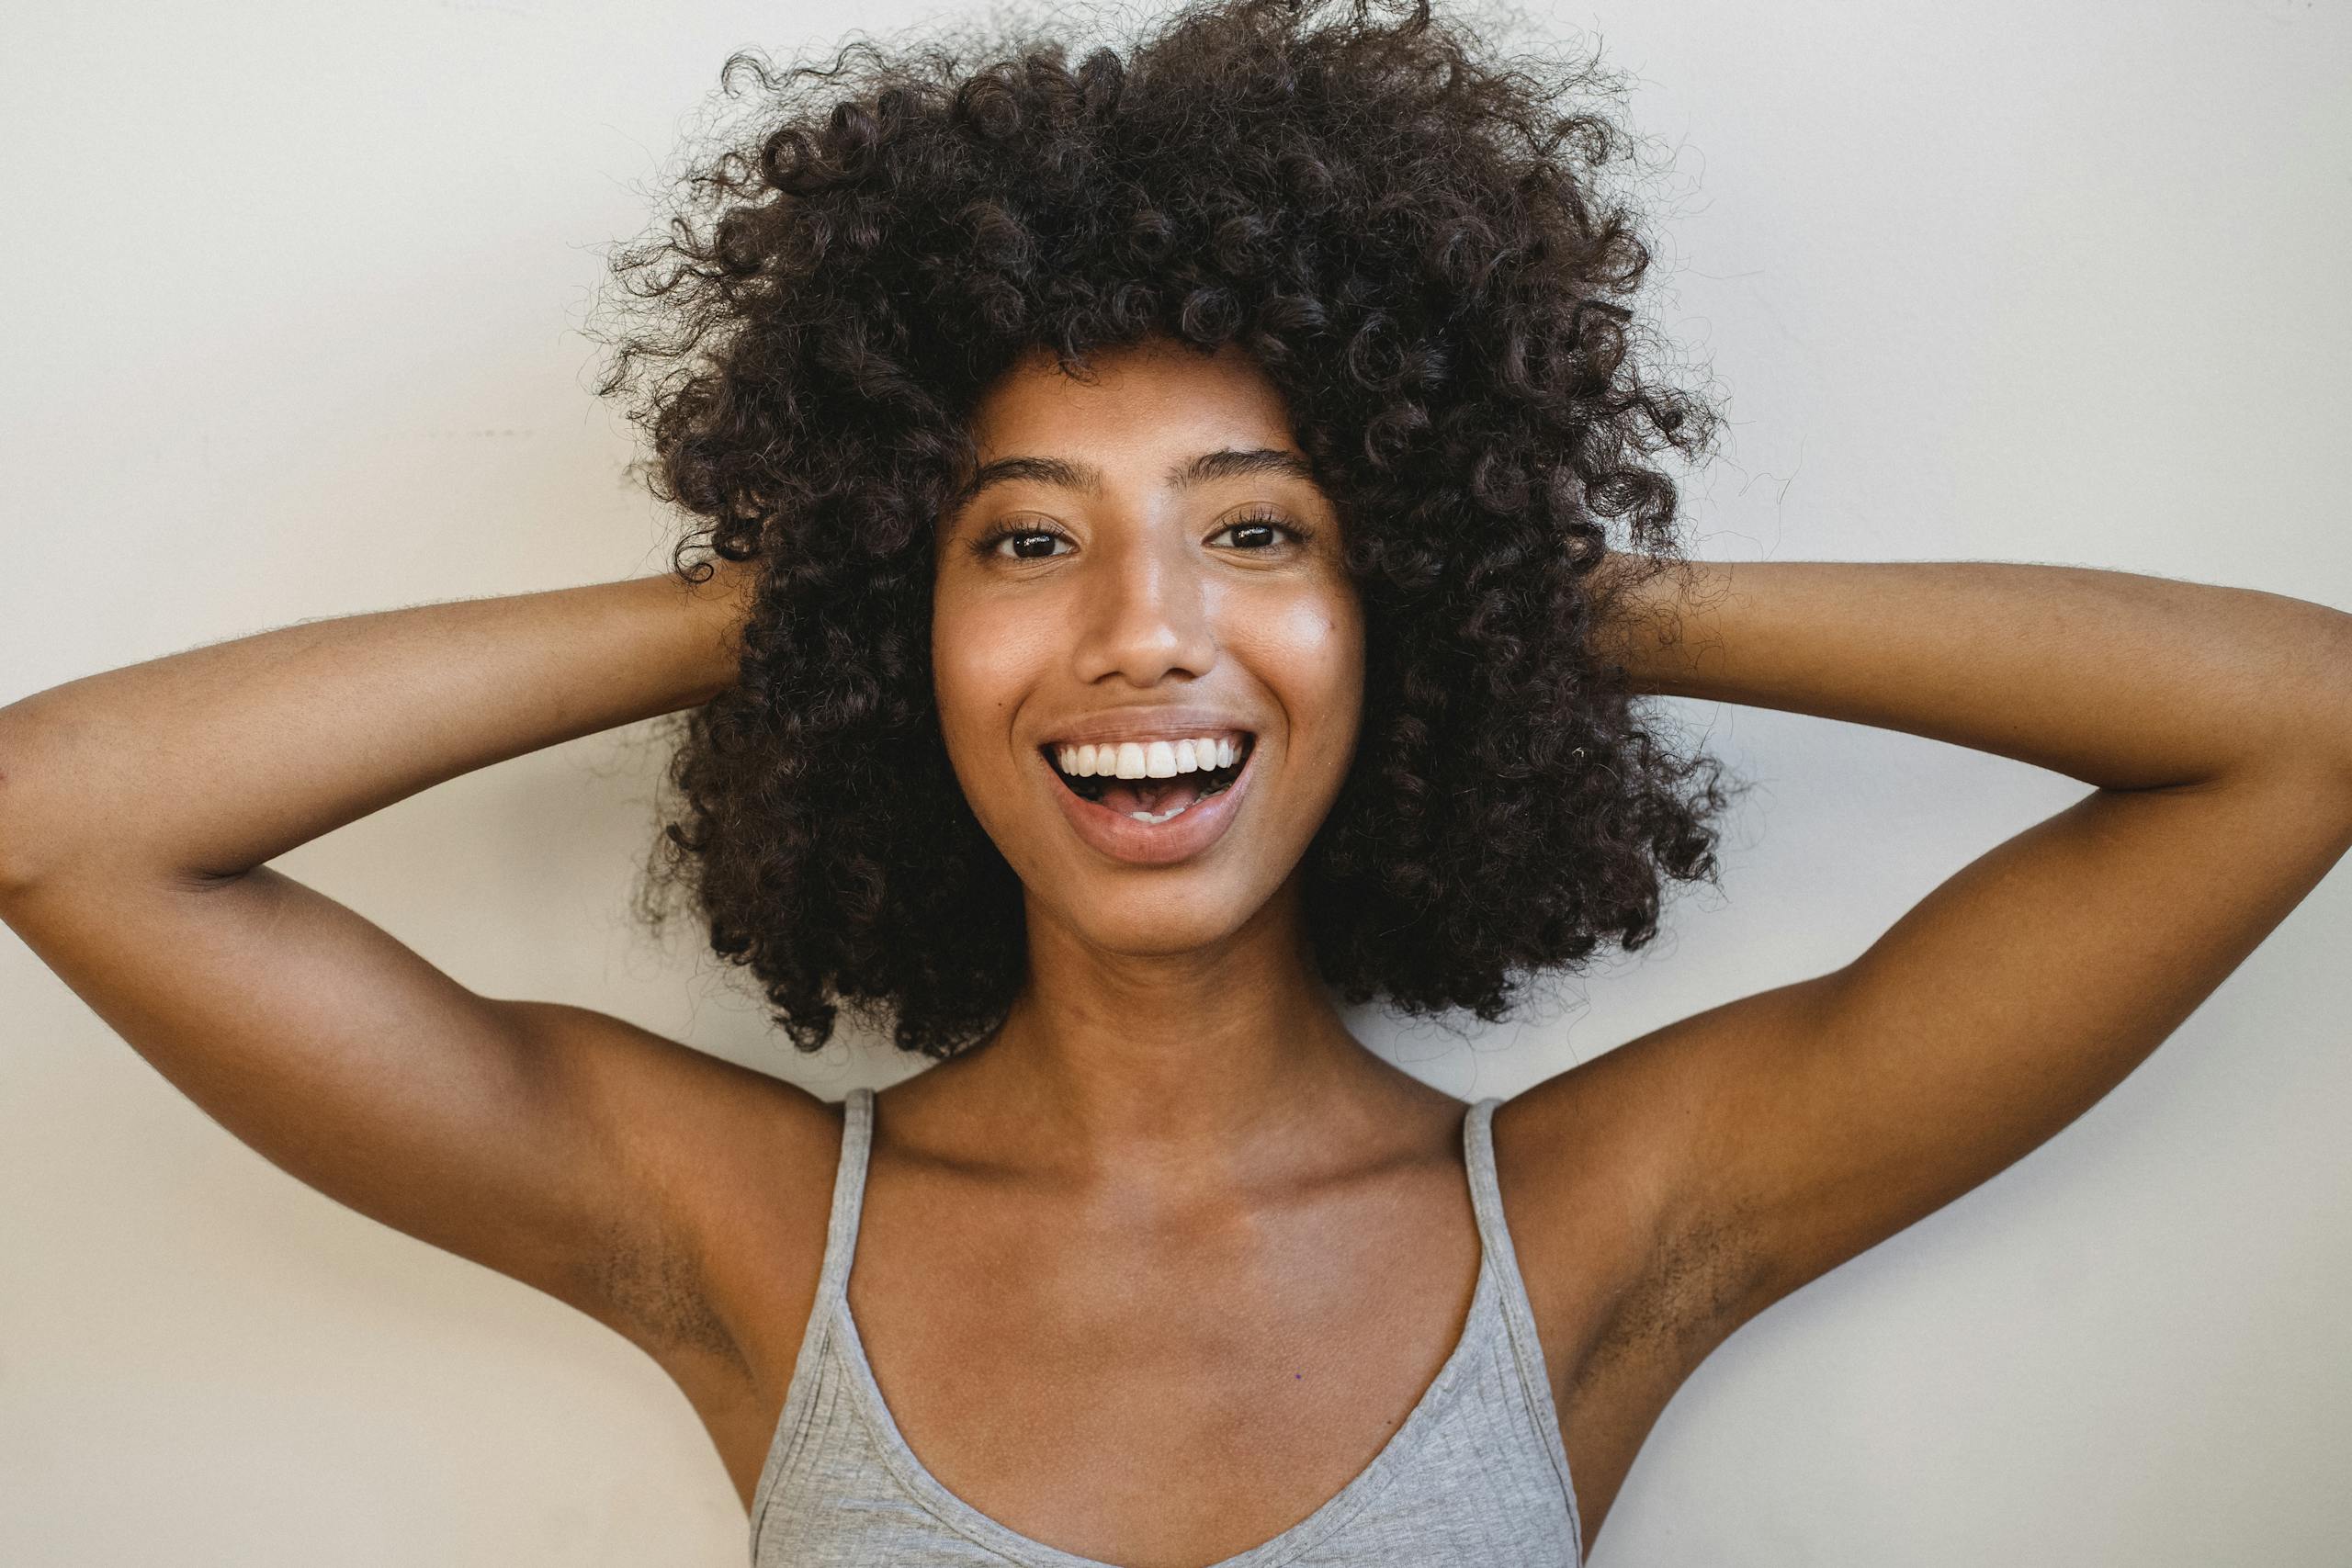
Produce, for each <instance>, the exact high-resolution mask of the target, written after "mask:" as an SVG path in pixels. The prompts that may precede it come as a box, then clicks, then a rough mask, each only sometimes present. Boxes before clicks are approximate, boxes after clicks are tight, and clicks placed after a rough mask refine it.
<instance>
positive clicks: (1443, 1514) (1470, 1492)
mask: <svg viewBox="0 0 2352 1568" xmlns="http://www.w3.org/2000/svg"><path fill="white" fill-rule="evenodd" d="M1501 1103H1502V1101H1501V1100H1499V1099H1487V1100H1479V1101H1478V1102H1477V1103H1476V1104H1475V1105H1473V1106H1471V1107H1470V1108H1469V1110H1468V1111H1467V1112H1466V1113H1465V1114H1464V1117H1463V1120H1462V1148H1463V1156H1464V1163H1465V1164H1466V1165H1467V1166H1468V1168H1469V1179H1470V1196H1471V1201H1472V1206H1473V1207H1474V1208H1475V1209H1476V1212H1477V1216H1478V1238H1479V1257H1478V1283H1477V1287H1476V1291H1475V1292H1474V1293H1473V1295H1472V1297H1471V1302H1470V1313H1469V1317H1468V1321H1467V1322H1466V1323H1465V1324H1464V1326H1463V1330H1462V1337H1461V1338H1460V1339H1459V1340H1457V1341H1456V1342H1455V1344H1454V1347H1453V1353H1452V1354H1451V1355H1450V1356H1448V1357H1447V1359H1446V1361H1445V1364H1444V1365H1443V1366H1442V1367H1441V1368H1439V1369H1438V1373H1437V1376H1436V1377H1435V1378H1434V1379H1433V1380H1431V1382H1430V1385H1429V1387H1428V1388H1427V1389H1426V1390H1424V1391H1423V1393H1422V1394H1421V1398H1420V1402H1419V1404H1416V1405H1415V1406H1414V1407H1413V1410H1412V1413H1411V1414H1410V1415H1409V1416H1407V1417H1406V1418H1405V1421H1404V1424H1403V1425H1402V1426H1400V1427H1397V1430H1396V1431H1395V1432H1394V1433H1392V1434H1390V1436H1389V1439H1388V1442H1387V1444H1386V1445H1385V1447H1384V1448H1382V1449H1381V1450H1380V1452H1379V1453H1377V1454H1375V1455H1374V1456H1373V1460H1372V1462H1371V1463H1370V1464H1368V1465H1366V1466H1365V1467H1364V1468H1363V1470H1362V1471H1360V1472H1357V1474H1356V1477H1355V1479H1354V1480H1352V1481H1351V1482H1349V1483H1347V1485H1345V1486H1343V1487H1341V1488H1340V1491H1339V1493H1338V1494H1337V1495H1334V1496H1332V1497H1331V1498H1330V1499H1329V1501H1327V1502H1325V1503H1324V1504H1323V1506H1321V1507H1319V1508H1317V1509H1316V1510H1315V1511H1314V1512H1313V1513H1311V1514H1309V1515H1307V1517H1305V1518H1304V1519H1301V1520H1300V1521H1299V1522H1298V1523H1296V1524H1295V1525H1293V1526H1291V1527H1290V1528H1289V1529H1286V1530H1284V1531H1283V1532H1282V1533H1281V1534H1280V1535H1277V1536H1275V1537H1274V1538H1273V1539H1272V1540H1267V1541H1261V1542H1260V1543H1259V1544H1258V1545H1256V1546H1253V1547H1251V1548H1250V1550H1249V1551H1244V1552H1242V1553H1240V1554H1239V1555H1238V1556H1234V1557H1228V1558H1226V1559H1224V1560H1223V1561H1222V1562H1216V1563H1213V1564H1209V1565H1207V1568H1278V1565H1279V1568H1338V1565H1339V1564H1343V1563H1344V1564H1347V1565H1349V1568H1427V1565H1428V1564H1430V1563H1437V1562H1442V1563H1446V1564H1448V1565H1449V1568H1532V1565H1544V1568H1552V1565H1560V1564H1565V1565H1566V1568H1582V1562H1583V1552H1582V1550H1581V1547H1582V1542H1583V1539H1584V1538H1583V1534H1582V1530H1581V1528H1580V1526H1579V1523H1578V1521H1577V1497H1576V1490H1575V1488H1574V1487H1573V1486H1572V1485H1571V1484H1570V1483H1569V1481H1568V1455H1567V1450H1566V1448H1565V1447H1563V1446H1562V1444H1561V1441H1560V1426H1559V1421H1558V1418H1557V1416H1555V1414H1554V1410H1553V1404H1552V1388H1551V1383H1550V1382H1549V1380H1548V1379H1547V1378H1546V1377H1545V1376H1544V1352H1543V1350H1542V1348H1540V1347H1539V1346H1538V1345H1537V1343H1536V1339H1535V1318H1534V1314H1533V1313H1532V1311H1531V1310H1530V1308H1529V1306H1528V1301H1527V1288H1526V1286H1525V1284H1524V1283H1523V1282H1522V1280H1521V1277H1520V1272H1519V1260H1518V1258H1517V1256H1516V1255H1515V1254H1514V1253H1513V1252H1512V1251H1511V1245H1510V1230H1509V1229H1508V1228H1507V1227H1506V1226H1505V1225H1504V1224H1503V1205H1502V1194H1501V1190H1500V1189H1499V1188H1498V1186H1497V1184H1496V1181H1495V1155H1494V1142H1493V1134H1492V1123H1493V1119H1494V1113H1495V1107H1496V1106H1498V1105H1499V1104H1501ZM842 1118H843V1120H842V1153H841V1161H840V1164H839V1165H838V1167H837V1168H835V1170H834V1174H833V1207H832V1220H831V1227H830V1228H829V1229H828V1231H827V1232H826V1235H825V1262H824V1269H823V1272H822V1274H821V1276H820V1279H819V1282H818V1286H817V1300H816V1305H815V1308H814V1310H812V1311H811V1312H810V1314H809V1326H808V1328H807V1330H806V1331H805V1332H804V1333H803V1335H802V1337H801V1341H800V1354H799V1359H798V1360H797V1362H796V1363H795V1365H794V1368H793V1374H792V1382H791V1385H790V1386H789V1388H787V1390H786V1393H785V1398H784V1410H783V1414H782V1416H781V1417H780V1418H779V1419H778V1420H777V1422H776V1429H775V1438H774V1439H773V1440H772V1441H771V1442H770V1443H769V1445H768V1455H767V1462H766V1463H765V1465H763V1467H762V1469H761V1471H760V1479H759V1484H758V1486H757V1488H756V1489H755V1490H754V1491H753V1492H752V1564H753V1568H997V1565H1001V1564H1003V1563H1008V1562H1012V1563H1020V1564H1023V1565H1024V1568H1114V1565H1112V1564H1108V1563H1104V1562H1098V1561H1096V1560H1095V1559H1094V1558H1091V1557H1080V1556H1079V1555H1077V1554H1076V1553H1074V1552H1069V1551H1060V1550H1058V1549H1057V1548H1055V1547H1051V1546H1047V1545H1046V1544H1045V1543H1044V1542H1042V1541H1036V1540H1030V1539H1029V1538H1028V1537H1027V1536H1024V1535H1023V1534H1021V1533H1020V1532H1018V1531H1016V1530H1013V1529H1009V1528H1008V1527H1006V1526H1004V1525H1002V1524H1000V1523H998V1522H997V1521H996V1520H994V1519H992V1518H990V1517H988V1516H987V1515H986V1514H983V1513H981V1512H980V1511H979V1510H978V1508H975V1507H973V1506H971V1505H970V1504H968V1503H967V1502H965V1501H964V1500H963V1499H962V1498H960V1497H958V1496H956V1495H955V1494H954V1493H952V1492H950V1491H948V1490H947V1488H946V1486H945V1485H944V1483H941V1482H940V1481H939V1480H938V1479H937V1478H936V1477H935V1476H933V1474H932V1473H931V1472H930V1471H928V1470H926V1469H925V1468H923V1463H922V1461H921V1460H919V1459H917V1458H916V1457H915V1454H914V1450H912V1449H910V1448H909V1447H908V1446H907V1442H906V1439H905V1438H902V1437H901V1436H900V1435H899V1426H898V1422H897V1421H896V1420H895V1419H893V1418H892V1416H891V1415H890V1411H889V1408H888V1406H887V1405H885V1404H883V1403H882V1391H881V1389H880V1387H879V1386H878V1385H877V1384H876V1382H875V1380H874V1371H873V1369H872V1367H870V1366H869V1365H868V1364H867V1362H866V1359H865V1347H864V1345H862V1344H861V1343H860V1342H859V1339H858V1334H857V1325H856V1324H855V1323H854V1321H852V1319H851V1317H850V1311H849V1294H848V1282H849V1272H850V1258H851V1256H852V1254H853V1253H854V1252H855V1250H856V1248H857V1216H858V1210H859V1207H860V1205H861V1203H862V1201H864V1198H865V1164H866V1151H867V1149H868V1148H869V1147H870V1146H871V1144H872V1141H873V1132H874V1091H873V1090H871V1089H852V1090H851V1091H850V1093H849V1097H848V1099H847V1100H845V1101H844V1102H843V1105H842Z"/></svg>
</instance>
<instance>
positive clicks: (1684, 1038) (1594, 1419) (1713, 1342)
mask: <svg viewBox="0 0 2352 1568" xmlns="http://www.w3.org/2000/svg"><path fill="white" fill-rule="evenodd" d="M1797 995H1798V993H1797V991H1796V990H1795V989H1794V988H1792V989H1791V991H1790V993H1789V998H1788V1000H1787V1003H1786V1005H1785V1007H1784V1008H1783V1010H1785V1011H1786V1012H1787V1013H1788V1017H1787V1018H1786V1020H1784V1023H1785V1025H1786V1026H1787V1027H1791V1028H1797V1027H1802V1018H1803V1013H1802V1010H1801V1008H1800V1007H1799V1006H1798V1005H1797ZM1773 998H1774V993H1770V992H1768V993H1764V994H1763V995H1761V996H1758V997H1751V998H1743V1000H1742V1003H1741V1004H1740V1005H1739V1006H1737V1007H1734V1008H1725V1009H1712V1010H1706V1011H1702V1012H1700V1013H1696V1014H1693V1015H1691V1017H1688V1018H1684V1019H1681V1020H1678V1021H1675V1022H1673V1023H1671V1024H1668V1025H1666V1026H1664V1027H1662V1028H1659V1029H1657V1030H1653V1031H1651V1032H1649V1033H1647V1034H1645V1035H1643V1036H1641V1037H1639V1038H1637V1039H1635V1040H1632V1041H1628V1042H1627V1043H1624V1044H1623V1045H1620V1046H1618V1047H1617V1048H1616V1049H1614V1050H1612V1051H1610V1052H1608V1053H1606V1054H1605V1055H1600V1056H1597V1057H1595V1058H1593V1059H1592V1060H1590V1061H1589V1062H1585V1063H1582V1064H1580V1065H1578V1066H1575V1067H1572V1068H1570V1069H1568V1070H1567V1071H1566V1072H1564V1073H1560V1074H1558V1075H1556V1076H1555V1077H1550V1078H1547V1079H1545V1080H1544V1081H1543V1082H1542V1083H1539V1084H1536V1085H1535V1086H1533V1087H1532V1088H1531V1089H1527V1090H1525V1091H1524V1092H1522V1093H1521V1094H1519V1095H1518V1096H1516V1097H1514V1098H1513V1099H1511V1100H1509V1101H1508V1102H1506V1103H1505V1104H1503V1105H1502V1106H1500V1107H1498V1109H1497V1110H1496V1112H1495V1120H1494V1145H1495V1163H1496V1176H1497V1180H1498V1185H1499V1186H1500V1188H1501V1190H1502V1195H1503V1204H1504V1209H1505V1213H1506V1216H1507V1218H1508V1221H1509V1224H1510V1232H1511V1238H1512V1247H1513V1250H1514V1251H1515V1252H1516V1253H1517V1255H1518V1258H1519V1263H1520V1271H1521V1276H1522V1277H1523V1278H1524V1280H1525V1281H1526V1285H1527V1291H1528V1296H1529V1301H1530V1304H1531V1305H1532V1308H1533V1310H1534V1314H1535V1318H1536V1324H1537V1328H1538V1332H1539V1336H1540V1337H1541V1338H1542V1340H1543V1344H1544V1361H1545V1367H1546V1371H1548V1372H1549V1374H1550V1378H1551V1382H1552V1392H1553V1397H1554V1400H1555V1404H1557V1407H1558V1414H1559V1417H1560V1423H1561V1427H1562V1434H1563V1438H1564V1441H1565V1442H1566V1446H1567V1449H1568V1458H1569V1468H1570V1470H1571V1472H1573V1474H1574V1475H1575V1477H1576V1481H1577V1494H1578V1503H1579V1506H1580V1508H1581V1509H1582V1511H1583V1513H1584V1515H1585V1518H1586V1523H1587V1528H1588V1529H1589V1530H1598V1529H1599V1528H1600V1520H1601V1518H1602V1517H1604V1516H1605V1514H1606V1512H1607V1509H1608V1506H1609V1504H1610V1503H1611V1500H1612V1499H1613V1498H1614V1495H1615V1493H1616V1490H1617V1487H1618V1485H1619V1484H1620V1483H1622V1482H1623V1478H1624V1475H1625V1473H1626V1472H1627V1471H1628V1470H1629V1469H1630V1468H1631V1466H1632V1464H1633V1461H1634V1456H1635V1454H1636V1453H1637V1452H1638V1451H1639V1450H1640V1448H1641V1445H1642V1443H1643V1441H1644V1440H1645V1438H1646V1437H1647V1436H1648V1434H1649V1431H1650V1429H1651V1427H1653V1426H1654V1425H1655V1424H1656V1422H1657V1417H1658V1416H1659V1414H1660V1413H1661V1412H1662V1411H1663V1410H1664V1409H1665V1407H1666V1404H1667V1403H1668V1401H1669V1400H1670V1399H1672V1398H1673V1396H1674V1393H1675V1391H1676V1390H1677V1389H1679V1387H1680V1386H1681V1385H1682V1383H1683V1382H1685V1381H1687V1380H1688V1378H1689V1377H1690V1375H1691V1372H1692V1371H1696V1370H1697V1368H1698V1367H1699V1365H1700V1364H1701V1363H1702V1361H1703V1360H1704V1359H1706V1357H1707V1356H1708V1355H1709V1354H1710V1353H1712V1352H1713V1350H1714V1348H1716V1347H1717V1346H1719V1345H1720V1344H1722V1343H1723V1341H1724V1339H1725V1338H1726V1337H1729V1336H1730V1335H1731V1334H1732V1333H1733V1332H1734V1331H1735V1330H1736V1328H1737V1327H1738V1326H1739V1325H1740V1323H1741V1322H1742V1321H1744V1319H1743V1316H1742V1314H1743V1313H1744V1312H1745V1310H1746V1307H1747V1303H1749V1302H1750V1301H1751V1300H1752V1292H1751V1289H1750V1287H1751V1282H1752V1280H1753V1279H1754V1276H1755V1274H1756V1271H1757V1269H1758V1266H1759V1263H1758V1257H1757V1255H1756V1247H1755V1244H1754V1242H1753V1240H1752V1239H1751V1237H1750V1236H1749V1235H1748V1234H1747V1231H1746V1230H1745V1229H1744V1228H1743V1227H1742V1226H1741V1225H1740V1224H1738V1216H1736V1215H1735V1214H1726V1213H1722V1212H1720V1211H1719V1210H1717V1209H1715V1208H1713V1207H1710V1206H1708V1205H1705V1204H1702V1203H1699V1202H1694V1201H1692V1198H1691V1195H1692V1193H1693V1192H1694V1190H1696V1183H1694V1182H1693V1181H1692V1180H1691V1169H1690V1167H1691V1162H1692V1161H1694V1160H1700V1159H1703V1158H1705V1157H1706V1146H1705V1140H1704V1138H1703V1137H1702V1136H1700V1135H1699V1134H1698V1132H1697V1129H1698V1128H1699V1127H1700V1126H1701V1125H1702V1119H1701V1118H1700V1117H1699V1116H1698V1115H1697V1113H1696V1108H1695V1106H1696V1098H1698V1097H1704V1096H1706V1095H1709V1094H1711V1093H1713V1090H1712V1089H1710V1088H1709V1084H1710V1081H1711V1077H1710V1075H1711V1074H1713V1073H1714V1072H1715V1071H1717V1070H1718V1069H1717V1066H1716V1064H1717V1063H1718V1062H1719V1060H1720V1058H1721V1055H1722V1054H1723V1053H1724V1052H1725V1051H1727V1050H1730V1049H1734V1048H1736V1045H1737V1044H1738V1043H1740V1042H1743V1041H1745V1042H1752V1041H1753V1039H1754V1038H1755V1037H1756V1035H1757V1034H1758V1032H1759V1031H1769V1030H1770V1029H1771V1028H1772V1027H1774V1022H1773V1019H1772V1017H1771V1016H1770V1015H1771V1014H1772V1012H1773V1010H1774V1009H1775V1008H1776V1007H1783V1004H1782V1003H1781V1002H1780V1001H1776V1000H1774V999H1773Z"/></svg>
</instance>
